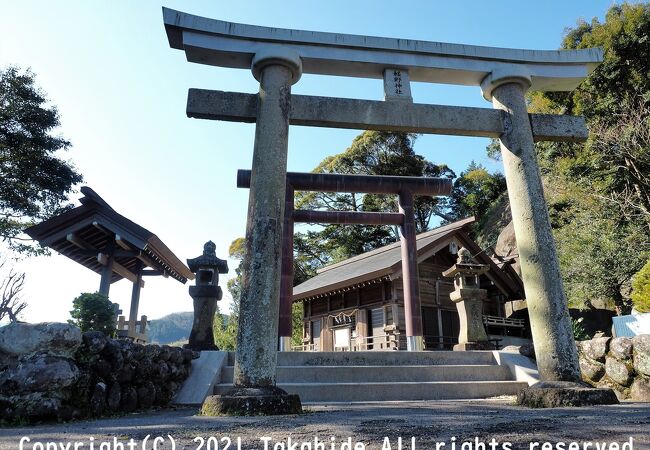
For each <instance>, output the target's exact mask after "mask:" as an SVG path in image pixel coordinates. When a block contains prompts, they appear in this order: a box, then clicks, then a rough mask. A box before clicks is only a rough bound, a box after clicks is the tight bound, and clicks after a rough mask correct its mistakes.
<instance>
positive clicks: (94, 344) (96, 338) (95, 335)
mask: <svg viewBox="0 0 650 450" xmlns="http://www.w3.org/2000/svg"><path fill="white" fill-rule="evenodd" d="M82 339H83V347H82V348H83V350H85V351H86V352H87V353H89V354H91V355H96V354H97V353H99V352H101V351H102V350H104V347H106V343H107V342H108V338H107V337H106V335H105V334H104V333H102V332H101V331H86V332H85V333H84V334H83V335H82Z"/></svg>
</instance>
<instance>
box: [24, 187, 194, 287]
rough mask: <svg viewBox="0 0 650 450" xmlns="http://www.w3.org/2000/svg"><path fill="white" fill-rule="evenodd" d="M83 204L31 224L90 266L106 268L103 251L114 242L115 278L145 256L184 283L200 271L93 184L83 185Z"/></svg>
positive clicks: (49, 243)
mask: <svg viewBox="0 0 650 450" xmlns="http://www.w3.org/2000/svg"><path fill="white" fill-rule="evenodd" d="M81 193H82V194H84V196H83V197H82V198H81V199H80V202H81V205H80V206H77V207H76V208H73V209H71V210H68V211H66V212H64V213H62V214H60V215H58V216H55V217H52V218H50V219H48V220H46V221H44V222H42V223H40V224H38V225H34V226H32V227H29V228H27V229H26V230H25V233H27V234H28V235H29V236H30V237H31V238H33V239H35V240H37V241H38V242H39V243H40V244H41V245H42V246H44V247H49V248H51V249H53V250H55V251H57V252H59V253H60V254H62V255H65V256H67V257H68V258H70V259H72V260H73V261H76V262H78V263H79V264H81V265H82V266H84V267H87V268H88V269H90V270H92V271H94V272H97V273H99V274H101V272H102V269H103V265H102V264H101V263H100V261H99V260H100V258H99V257H98V253H104V254H106V253H107V252H108V248H109V247H110V246H114V248H115V249H116V250H115V258H114V261H115V263H116V264H115V265H114V268H113V275H112V279H111V282H115V281H118V280H121V279H122V278H130V277H131V276H134V272H135V271H136V266H137V265H138V264H139V262H138V261H140V262H141V263H142V264H143V266H144V267H150V268H152V269H154V270H155V271H158V272H160V274H161V275H164V276H169V277H172V278H174V279H176V280H178V281H180V282H181V283H185V282H187V280H188V279H190V280H192V279H194V274H193V273H192V272H191V271H190V269H189V268H188V267H187V266H186V265H185V264H183V263H182V262H181V260H180V259H179V258H178V257H177V256H176V255H175V254H174V253H173V252H172V251H171V250H170V249H169V248H168V247H167V246H166V245H165V243H164V242H162V241H161V240H160V239H159V238H158V236H156V235H155V234H154V233H152V232H151V231H149V230H147V229H146V228H144V227H142V226H141V225H138V224H137V223H135V222H133V221H132V220H130V219H128V218H126V217H124V216H122V215H120V214H119V213H117V212H116V211H115V210H114V209H113V208H112V207H111V206H110V205H109V204H108V203H106V201H104V199H102V198H101V197H100V196H99V195H98V194H97V193H96V192H95V191H93V190H92V189H91V188H89V187H86V186H84V187H82V188H81Z"/></svg>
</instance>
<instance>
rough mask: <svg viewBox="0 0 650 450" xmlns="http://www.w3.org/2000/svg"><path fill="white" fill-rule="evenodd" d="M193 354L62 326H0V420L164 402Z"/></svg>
mask: <svg viewBox="0 0 650 450" xmlns="http://www.w3.org/2000/svg"><path fill="white" fill-rule="evenodd" d="M196 356H197V355H196V353H195V352H192V351H191V350H184V349H181V348H177V347H169V346H166V345H163V346H159V345H140V344H134V343H132V342H130V341H123V340H113V339H109V338H107V337H106V336H104V335H103V334H102V333H100V332H87V333H83V334H82V333H81V331H80V330H79V329H78V328H76V327H74V326H72V325H68V324H63V323H40V324H27V323H13V324H10V325H7V326H5V327H2V328H0V419H3V420H7V421H14V422H15V421H18V420H26V421H33V420H52V419H55V420H56V419H61V420H69V419H73V418H80V417H88V416H100V415H102V414H106V413H117V412H128V411H134V410H136V409H146V408H150V407H152V406H154V405H157V406H158V405H166V404H167V403H169V401H170V400H171V399H172V397H173V395H174V394H175V393H176V391H177V390H178V389H179V387H180V385H181V384H182V382H183V381H184V380H185V379H186V378H187V376H188V375H189V371H190V367H191V363H192V359H193V358H194V357H196Z"/></svg>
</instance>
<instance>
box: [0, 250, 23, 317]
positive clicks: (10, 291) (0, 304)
mask: <svg viewBox="0 0 650 450" xmlns="http://www.w3.org/2000/svg"><path fill="white" fill-rule="evenodd" d="M5 264H6V260H4V259H3V260H1V261H0V269H3V268H4V266H5ZM24 285H25V274H24V273H20V272H16V271H15V270H14V269H13V268H11V269H10V270H9V272H8V273H7V274H6V275H4V276H3V278H2V281H1V282H0V295H1V296H2V297H0V322H2V321H3V320H4V319H5V318H7V319H9V321H10V322H16V321H18V317H19V316H20V313H21V312H22V311H23V310H24V309H25V308H26V307H27V303H25V302H23V301H22V300H21V293H22V290H23V286H24Z"/></svg>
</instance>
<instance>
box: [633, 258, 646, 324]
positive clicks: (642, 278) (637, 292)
mask: <svg viewBox="0 0 650 450" xmlns="http://www.w3.org/2000/svg"><path fill="white" fill-rule="evenodd" d="M632 303H633V304H634V309H636V310H637V311H639V312H642V313H647V312H650V260H648V262H647V263H646V264H645V265H644V266H643V267H642V268H641V270H639V271H638V272H637V273H636V275H634V278H633V279H632Z"/></svg>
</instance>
